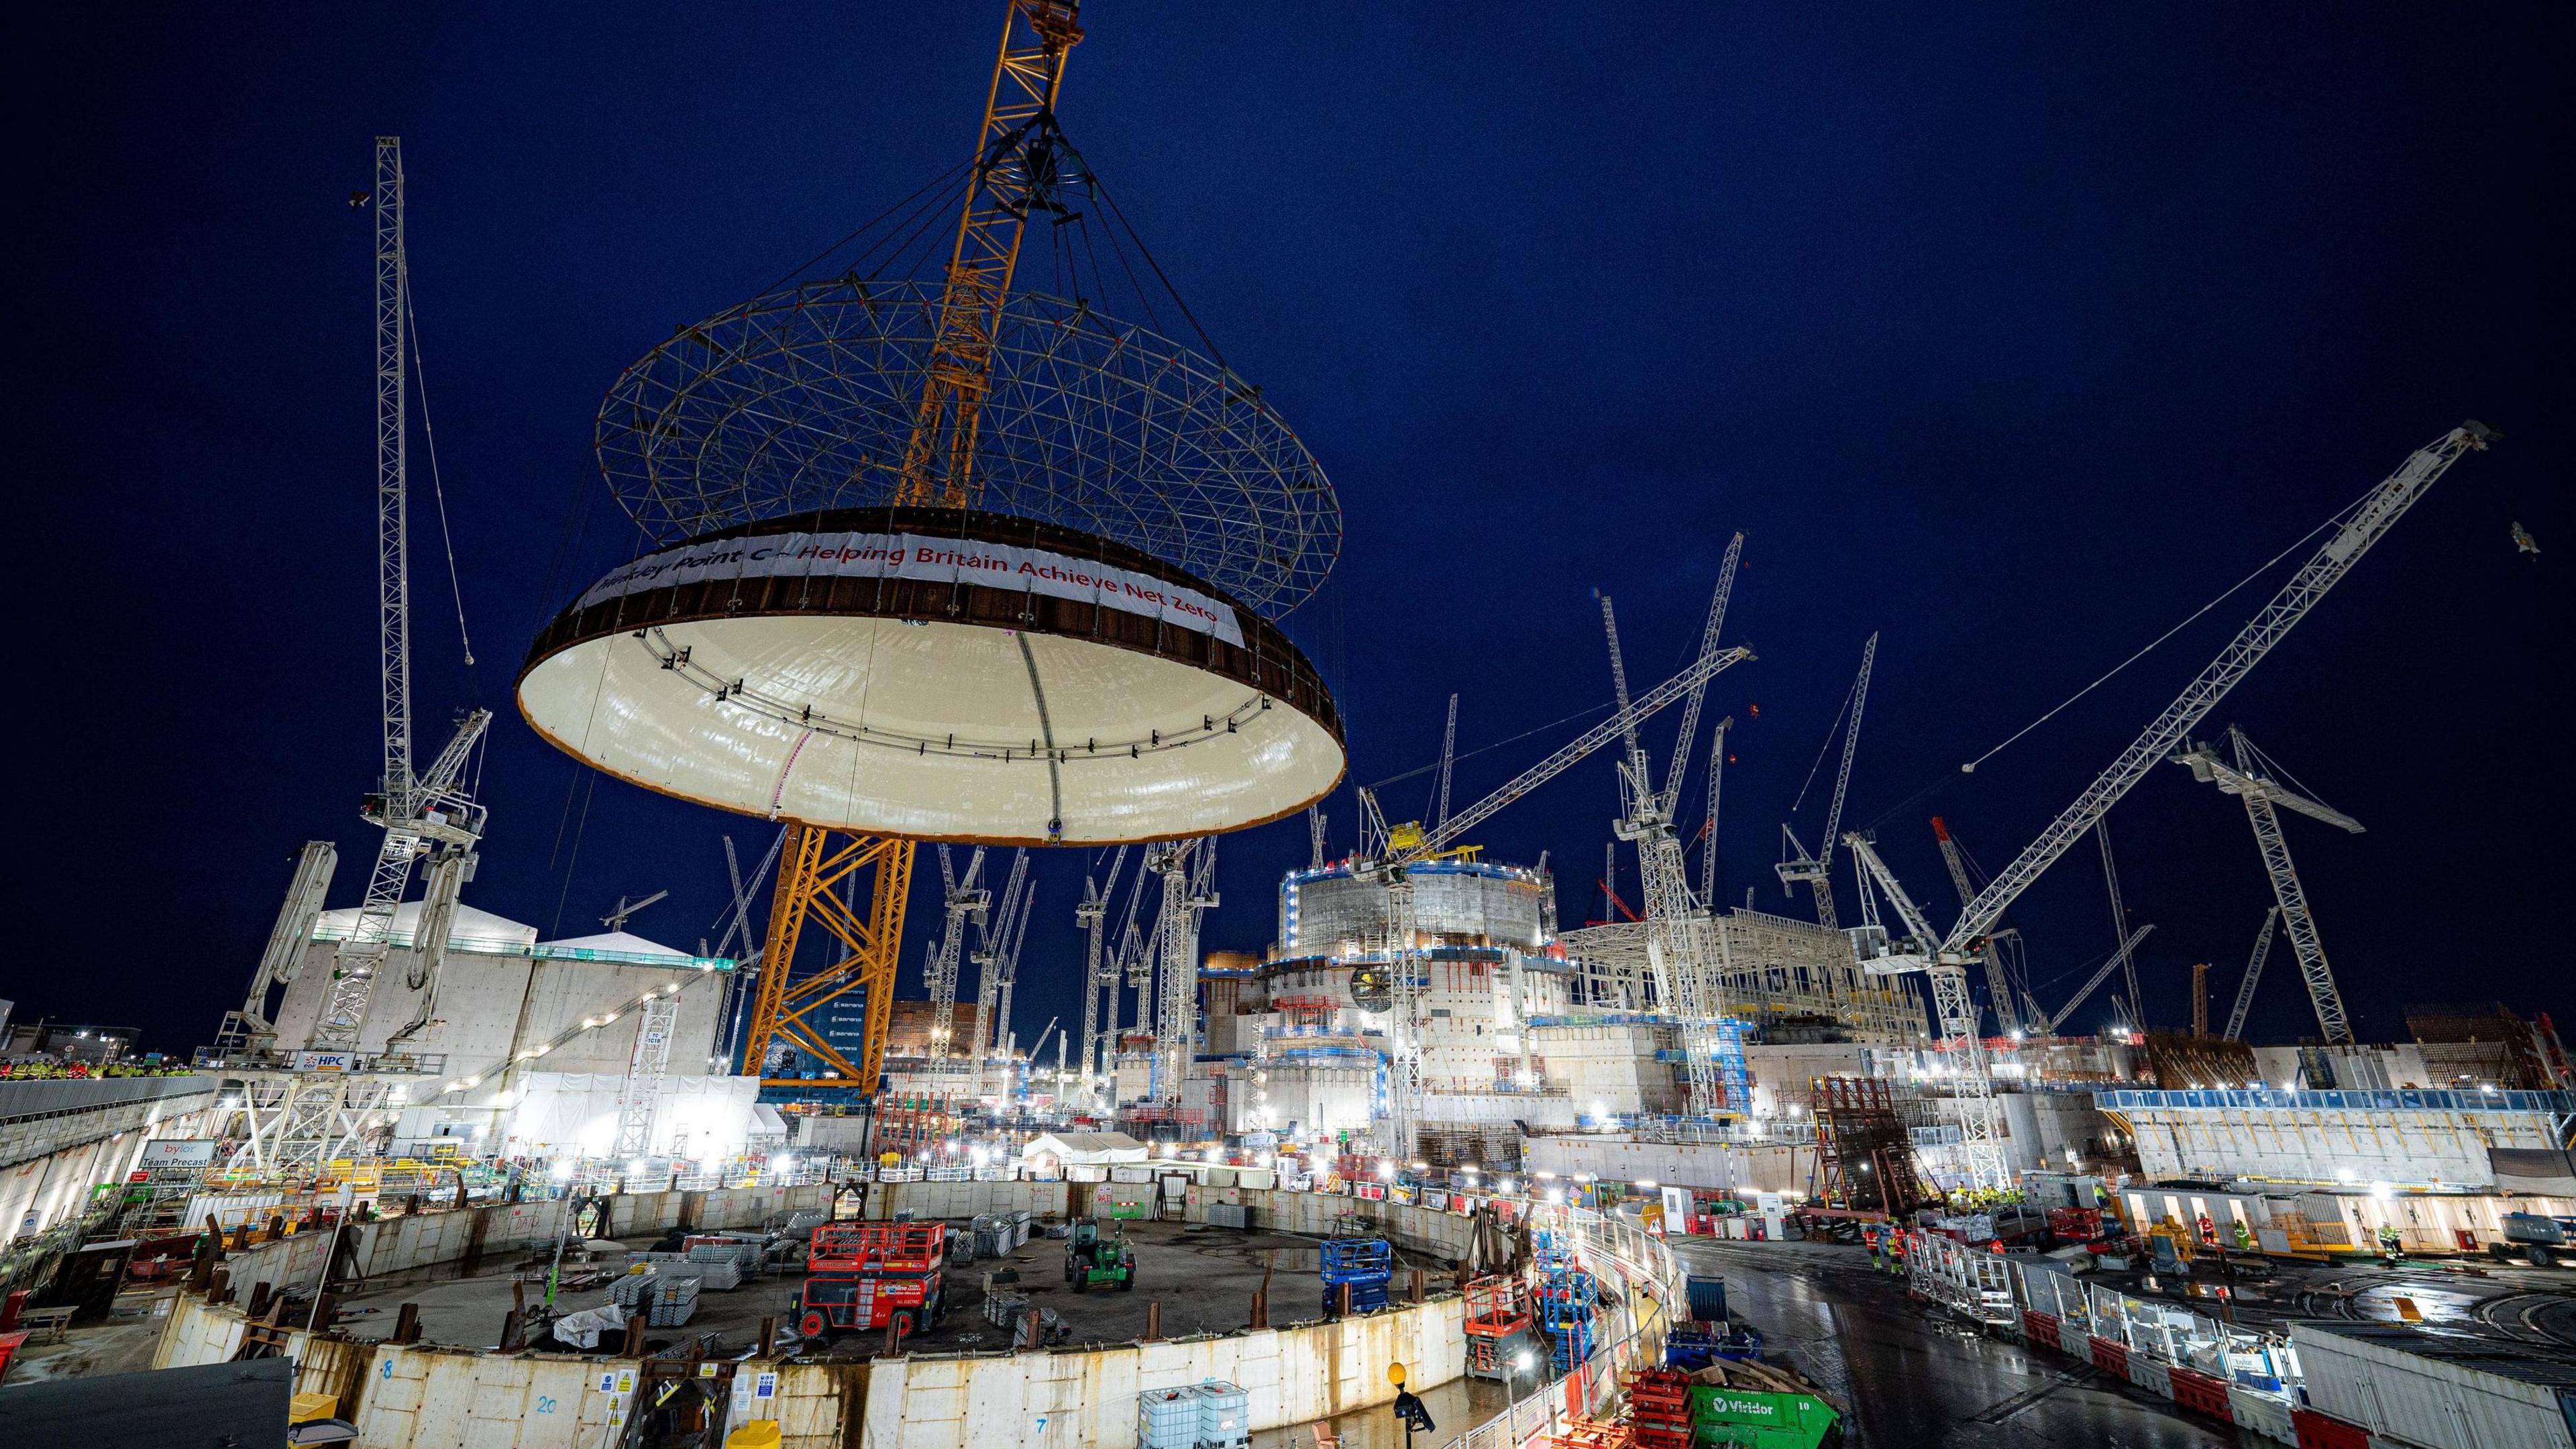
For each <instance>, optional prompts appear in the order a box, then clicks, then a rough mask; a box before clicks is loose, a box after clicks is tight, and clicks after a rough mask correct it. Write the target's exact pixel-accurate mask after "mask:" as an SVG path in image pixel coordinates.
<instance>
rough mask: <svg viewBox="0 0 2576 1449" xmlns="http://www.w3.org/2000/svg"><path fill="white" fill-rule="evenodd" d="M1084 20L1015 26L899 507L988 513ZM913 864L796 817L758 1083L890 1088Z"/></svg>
mask: <svg viewBox="0 0 2576 1449" xmlns="http://www.w3.org/2000/svg"><path fill="white" fill-rule="evenodd" d="M1080 10H1081V6H1080V4H1079V3H1077V0H1010V6H1009V12H1008V14H1007V15H1006V16H1005V17H1004V19H1003V22H1002V48H1001V56H1000V58H999V59H998V60H997V61H996V62H995V63H994V66H993V87H992V91H991V93H990V94H989V95H988V96H987V97H986V99H985V103H984V127H983V130H982V131H981V132H980V133H979V134H978V137H977V142H976V153H975V169H974V173H973V176H972V178H971V181H970V183H969V186H968V190H967V193H966V208H965V213H964V215H963V216H961V217H960V218H959V220H958V223H957V248H956V251H955V253H954V254H953V255H952V256H951V258H950V260H949V263H948V277H947V287H946V291H945V293H944V294H943V296H942V298H941V303H940V310H939V322H938V331H937V332H936V334H935V335H934V337H933V339H932V342H931V349H930V361H929V367H928V375H927V377H926V378H925V380H924V382H923V385H922V391H921V404H920V407H919V409H918V410H917V411H916V412H915V413H914V416H913V427H912V435H911V438H910V440H909V441H908V442H907V443H906V445H905V447H904V454H903V463H902V471H901V473H900V475H899V477H898V480H897V484H896V488H895V502H897V503H899V504H935V505H938V506H941V507H947V508H967V507H972V506H973V505H974V502H975V487H974V476H975V468H974V463H975V426H976V418H977V415H978V413H979V412H980V410H981V409H982V406H983V402H984V396H985V393H986V392H987V391H988V390H989V389H990V387H991V382H992V362H993V336H994V332H995V330H996V329H997V327H998V326H999V324H1000V321H1001V315H1002V303H1003V300H1004V299H1005V298H1006V297H1007V296H1008V295H1009V294H1010V290H1011V273H1012V270H1013V268H1014V267H1015V266H1017V265H1018V262H1019V255H1020V233H1021V230H1022V228H1023V226H1024V224H1025V223H1026V221H1027V219H1028V214H1029V212H1030V211H1031V210H1033V209H1041V208H1052V207H1053V206H1054V205H1055V203H1054V201H1053V199H1052V198H1053V190H1054V184H1055V156H1056V148H1055V140H1056V136H1055V98H1056V91H1057V89H1058V87H1060V86H1061V85H1062V84H1063V83H1064V59H1065V55H1066V54H1067V53H1068V52H1069V51H1071V50H1072V49H1073V47H1074V45H1075V43H1076V42H1078V41H1080V40H1081V39H1082V26H1081V24H1080V23H1079V13H1080ZM912 858H913V842H912V841H909V840H899V839H895V838H893V837H890V836H877V835H855V834H849V833H846V832H840V831H834V830H828V829H825V828H823V827H822V826H818V825H808V824H805V823H804V822H802V821H793V820H791V821H789V822H788V825H787V838H786V841H785V843H784V844H783V845H781V847H780V849H779V858H778V886H777V892H776V894H775V895H774V896H773V897H772V899H771V903H770V911H769V932H768V936H767V939H766V940H765V941H764V943H763V945H762V947H761V954H760V982H759V986H758V988H757V990H756V992H755V994H754V995H753V997H752V1010H751V1021H750V1024H749V1031H748V1032H747V1033H746V1035H745V1037H744V1042H743V1056H742V1067H741V1070H742V1071H743V1072H744V1073H745V1074H747V1075H756V1076H759V1077H761V1078H762V1079H763V1084H764V1085H778V1086H800V1087H811V1086H813V1085H815V1083H814V1081H813V1080H812V1079H810V1078H775V1079H773V1078H770V1077H769V1075H768V1071H767V1066H768V1058H769V1053H770V1049H771V1048H772V1046H773V1045H782V1044H783V1045H793V1046H795V1047H797V1048H798V1049H800V1050H802V1051H803V1052H805V1053H806V1054H807V1055H808V1056H809V1057H811V1058H812V1059H814V1060H815V1061H816V1062H818V1063H820V1064H821V1066H822V1067H823V1069H824V1070H826V1071H828V1072H833V1073H837V1074H838V1076H839V1077H840V1078H841V1079H842V1080H844V1081H847V1082H848V1083H850V1085H852V1086H853V1087H855V1088H857V1089H858V1091H859V1092H860V1093H861V1094H863V1095H867V1096H874V1095H875V1094H876V1090H877V1081H878V1079H879V1077H880V1076H882V1075H883V1073H884V1070H885V1043H886V1028H887V1026H888V1024H889V1023H890V1021H891V1019H892V1015H893V1007H894V980H895V967H896V964H897V961H898V959H899V958H900V956H901V953H902V948H903V912H904V902H905V899H906V897H907V896H908V895H909V894H910V892H911V889H912ZM868 872H873V873H874V880H873V882H872V883H871V884H870V885H869V886H868V888H867V890H866V891H865V893H864V894H862V893H861V892H860V890H859V889H858V884H859V881H860V879H861V877H862V876H863V875H865V874H866V873H868ZM862 900H864V901H865V902H866V904H865V906H864V908H862V907H861V906H860V905H859V904H858V903H859V902H861V901H862ZM809 921H810V922H812V923H813V924H814V925H816V926H818V927H820V928H821V929H822V931H823V932H824V933H825V934H826V935H828V936H829V937H830V938H831V939H832V941H833V942H834V943H835V944H837V945H838V947H839V948H840V949H841V951H842V952H843V954H842V956H841V957H840V959H839V960H837V961H835V962H833V963H832V964H831V965H830V966H828V967H825V968H824V969H823V970H822V971H820V972H818V973H815V974H813V975H810V976H807V977H804V978H803V979H801V980H800V979H796V978H795V975H794V967H795V961H796V950H797V947H798V946H799V945H801V944H802V943H803V940H804V936H805V927H806V924H807V922H809ZM854 991H855V992H859V993H861V1000H862V1001H863V1002H864V1003H865V1023H866V1024H865V1031H864V1035H863V1036H862V1038H861V1040H862V1046H861V1048H860V1051H859V1054H858V1059H857V1060H855V1061H853V1060H851V1059H850V1057H849V1056H848V1055H847V1054H846V1053H844V1052H842V1051H840V1050H839V1049H837V1048H835V1047H834V1046H833V1045H832V1042H831V1040H830V1038H829V1036H828V1035H827V1034H826V1032H825V1031H824V1029H823V1027H822V1025H821V1023H820V1021H819V1020H817V1019H816V1018H815V1013H817V1012H819V1011H820V1010H821V1009H822V1008H824V1007H825V1006H828V1005H830V1004H831V1003H832V1002H835V1001H838V1000H840V999H841V998H843V997H845V996H848V995H849V994H850V993H851V992H854Z"/></svg>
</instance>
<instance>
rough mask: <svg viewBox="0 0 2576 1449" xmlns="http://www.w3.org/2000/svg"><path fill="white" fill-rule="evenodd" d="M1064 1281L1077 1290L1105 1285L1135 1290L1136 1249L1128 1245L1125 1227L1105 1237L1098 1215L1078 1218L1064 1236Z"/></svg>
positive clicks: (1125, 1290) (1087, 1290)
mask: <svg viewBox="0 0 2576 1449" xmlns="http://www.w3.org/2000/svg"><path fill="white" fill-rule="evenodd" d="M1064 1281H1065V1282H1067V1283H1070V1284H1072V1285H1073V1291H1074V1292H1076V1293H1088V1292H1090V1291H1091V1290H1092V1289H1094V1288H1098V1287H1101V1286H1103V1285H1106V1286H1109V1287H1112V1288H1115V1289H1117V1290H1118V1291H1119V1292H1121V1293H1132V1292H1134V1291H1135V1289H1136V1250H1135V1249H1134V1248H1133V1247H1130V1246H1129V1245H1128V1242H1127V1235H1126V1232H1125V1230H1124V1229H1119V1230H1115V1231H1113V1232H1112V1233H1111V1234H1110V1235H1109V1236H1108V1237H1105V1238H1104V1237H1102V1236H1101V1235H1100V1222H1099V1220H1098V1219H1097V1218H1075V1219H1074V1220H1073V1225H1072V1228H1071V1229H1070V1231H1069V1232H1068V1233H1067V1234H1066V1236H1065V1240H1064Z"/></svg>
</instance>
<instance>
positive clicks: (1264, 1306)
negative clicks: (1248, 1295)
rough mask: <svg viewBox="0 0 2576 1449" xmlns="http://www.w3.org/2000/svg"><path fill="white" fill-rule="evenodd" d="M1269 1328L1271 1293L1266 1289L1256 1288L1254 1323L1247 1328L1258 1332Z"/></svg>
mask: <svg viewBox="0 0 2576 1449" xmlns="http://www.w3.org/2000/svg"><path fill="white" fill-rule="evenodd" d="M1269 1326H1270V1291H1269V1290H1268V1289H1266V1288H1255V1289H1254V1290H1252V1322H1251V1323H1250V1324H1248V1325H1247V1327H1250V1328H1252V1329H1254V1330H1256V1331H1258V1330H1260V1329H1264V1328H1268V1327H1269Z"/></svg>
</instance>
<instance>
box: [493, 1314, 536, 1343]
mask: <svg viewBox="0 0 2576 1449" xmlns="http://www.w3.org/2000/svg"><path fill="white" fill-rule="evenodd" d="M525 1321H526V1320H525V1319H524V1318H522V1317H521V1316H520V1310H519V1309H516V1308H513V1309H511V1310H510V1311H509V1312H507V1313H505V1314H502V1315H501V1342H500V1344H499V1346H498V1347H496V1348H494V1349H493V1352H495V1353H516V1352H518V1351H519V1350H520V1349H523V1348H525V1347H527V1346H528V1345H527V1344H526V1342H525V1341H524V1339H525V1335H526V1330H525V1329H524V1328H522V1327H521V1325H522V1324H523V1323H524V1322H525Z"/></svg>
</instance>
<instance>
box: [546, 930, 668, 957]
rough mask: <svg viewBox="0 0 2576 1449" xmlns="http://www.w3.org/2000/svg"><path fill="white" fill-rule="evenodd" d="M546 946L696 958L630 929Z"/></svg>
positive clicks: (636, 954)
mask: <svg viewBox="0 0 2576 1449" xmlns="http://www.w3.org/2000/svg"><path fill="white" fill-rule="evenodd" d="M546 945H547V946H549V947H553V948H559V949H564V950H573V951H614V952H617V953H618V954H620V955H626V956H668V957H670V958H671V959H673V960H675V961H690V960H695V959H696V958H695V957H693V956H691V955H690V954H689V953H688V952H686V951H674V950H672V949H671V948H670V947H668V946H665V945H663V944H662V943H661V942H659V941H647V940H645V939H644V938H643V937H641V936H639V935H636V934H635V933H634V932H632V931H602V932H600V933H599V934H598V935H596V936H573V937H570V938H568V939H566V940H561V941H548V942H547V943H546Z"/></svg>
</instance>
